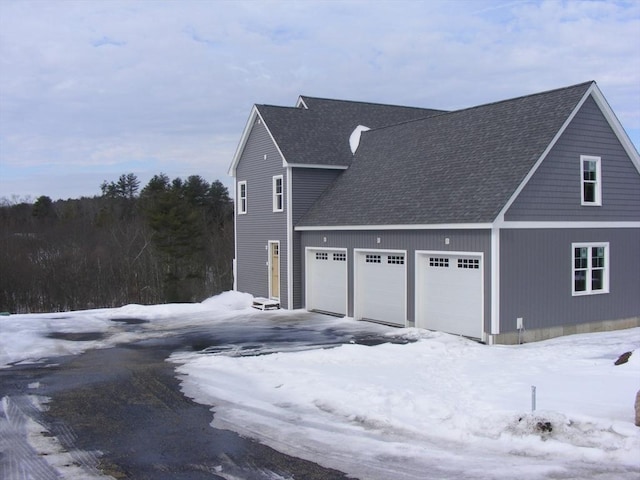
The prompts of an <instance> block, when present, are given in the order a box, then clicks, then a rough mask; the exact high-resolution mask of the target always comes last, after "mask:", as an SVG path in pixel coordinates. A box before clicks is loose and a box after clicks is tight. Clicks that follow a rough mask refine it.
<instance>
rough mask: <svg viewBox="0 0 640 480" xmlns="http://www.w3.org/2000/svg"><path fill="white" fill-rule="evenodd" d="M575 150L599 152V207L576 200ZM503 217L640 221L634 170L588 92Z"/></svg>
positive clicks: (577, 167) (639, 182)
mask: <svg viewBox="0 0 640 480" xmlns="http://www.w3.org/2000/svg"><path fill="white" fill-rule="evenodd" d="M580 155H593V156H598V157H601V168H602V206H600V207H593V206H582V205H580V182H581V179H580ZM505 219H506V220H513V221H544V220H554V221H559V220H573V221H579V220H583V221H597V220H607V221H638V220H640V174H639V173H638V170H637V169H636V168H635V166H634V165H633V163H632V162H631V160H630V159H629V156H628V155H627V153H626V152H625V150H624V149H623V148H622V145H621V144H620V142H619V141H618V138H617V137H616V135H615V134H614V132H613V130H612V129H611V127H610V126H609V124H608V122H607V121H606V119H605V117H604V115H603V114H602V112H601V111H600V109H599V108H598V106H597V104H596V103H595V101H594V100H593V99H592V98H591V97H589V98H588V99H587V100H586V101H585V103H584V104H583V106H582V108H581V109H580V110H579V111H578V113H577V114H576V116H575V117H574V119H573V120H572V121H571V123H570V124H569V126H568V127H567V129H566V130H565V131H564V133H563V134H562V135H561V137H560V138H559V139H558V141H557V143H556V144H555V145H554V147H553V148H552V149H551V151H550V152H549V154H548V155H547V157H546V158H545V159H544V160H543V162H542V164H541V165H540V167H539V168H538V170H537V171H536V173H535V174H534V175H533V177H532V178H531V179H530V181H529V182H528V183H527V185H526V186H525V188H524V189H523V190H522V192H521V193H520V195H519V196H518V198H517V199H516V200H515V202H514V203H513V204H512V205H511V207H510V208H509V210H508V211H507V213H506V215H505Z"/></svg>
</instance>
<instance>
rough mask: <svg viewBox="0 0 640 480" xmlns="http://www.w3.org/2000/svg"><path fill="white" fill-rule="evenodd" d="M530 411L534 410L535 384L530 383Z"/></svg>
mask: <svg viewBox="0 0 640 480" xmlns="http://www.w3.org/2000/svg"><path fill="white" fill-rule="evenodd" d="M531 411H532V412H535V411H536V386H535V385H531Z"/></svg>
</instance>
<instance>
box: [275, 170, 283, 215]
mask: <svg viewBox="0 0 640 480" xmlns="http://www.w3.org/2000/svg"><path fill="white" fill-rule="evenodd" d="M283 210H284V193H283V187H282V175H276V176H274V177H273V211H274V212H282V211H283Z"/></svg>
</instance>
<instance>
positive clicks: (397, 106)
mask: <svg viewBox="0 0 640 480" xmlns="http://www.w3.org/2000/svg"><path fill="white" fill-rule="evenodd" d="M299 98H302V99H305V98H309V99H312V100H321V101H325V102H340V103H357V104H360V105H373V106H377V107H394V108H411V109H414V110H431V111H439V112H444V111H446V110H442V109H440V108H429V107H414V106H411V105H398V104H393V103H380V102H366V101H361V100H342V99H339V98H326V97H312V96H309V95H300V96H299Z"/></svg>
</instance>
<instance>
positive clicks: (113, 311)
mask: <svg viewBox="0 0 640 480" xmlns="http://www.w3.org/2000/svg"><path fill="white" fill-rule="evenodd" d="M252 302H253V297H252V296H251V295H249V294H248V293H240V292H224V293H222V294H220V295H216V296H214V297H211V298H208V299H206V300H204V301H203V302H201V303H180V304H168V305H135V304H132V305H125V306H123V307H120V308H105V309H94V310H82V311H74V312H61V313H47V314H24V315H11V316H8V317H0V368H5V367H7V366H8V365H11V364H16V363H20V362H35V361H39V360H41V359H43V358H50V357H56V356H61V355H75V354H79V353H82V352H84V351H86V350H88V349H91V348H104V347H109V346H113V345H115V344H116V343H121V342H127V341H133V340H136V339H139V338H143V337H148V336H150V335H166V334H170V332H171V331H172V330H175V329H178V328H186V327H188V326H192V325H199V324H200V325H202V324H211V323H215V322H222V321H226V320H228V319H229V318H232V317H234V316H236V317H237V316H238V315H239V314H242V315H243V316H245V317H247V321H248V320H249V319H250V318H251V316H252V315H255V313H256V310H254V309H252V308H251V304H252ZM131 320H135V321H139V322H141V323H140V324H138V325H136V327H135V328H126V325H127V321H131ZM83 333H84V334H86V335H85V336H84V337H83V336H81V335H78V334H83ZM64 334H72V335H68V337H67V339H65V336H64ZM84 338H86V339H84Z"/></svg>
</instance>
